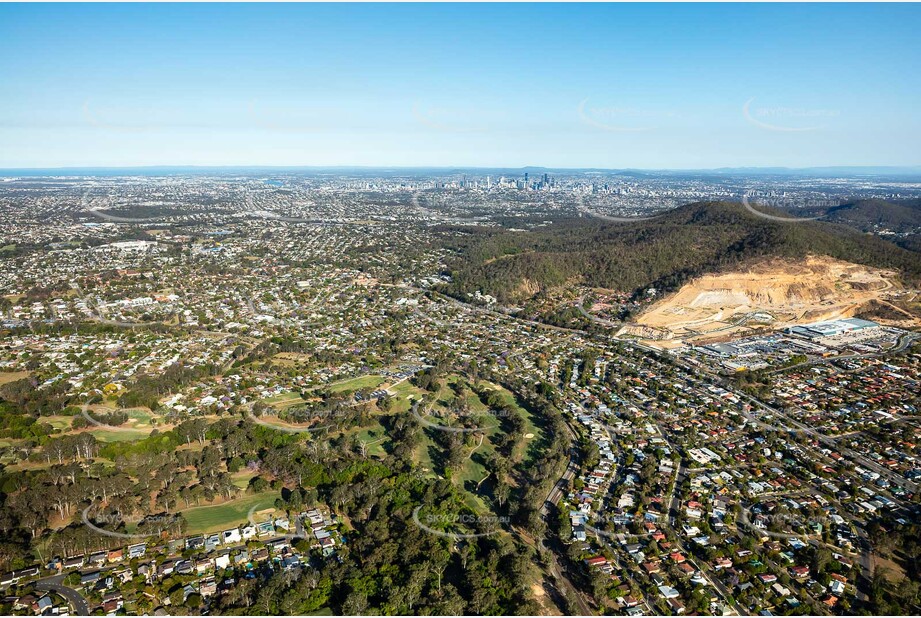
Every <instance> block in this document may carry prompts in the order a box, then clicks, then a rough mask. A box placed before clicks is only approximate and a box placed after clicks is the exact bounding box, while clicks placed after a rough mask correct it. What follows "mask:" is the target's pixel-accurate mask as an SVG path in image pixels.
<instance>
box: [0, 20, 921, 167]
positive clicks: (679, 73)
mask: <svg viewBox="0 0 921 618" xmlns="http://www.w3.org/2000/svg"><path fill="white" fill-rule="evenodd" d="M919 23H921V5H909V4H897V5H884V4H873V5H863V4H795V5H788V4H746V5H727V4H708V5H692V4H679V5H665V4H639V5H628V4H604V5H602V4H585V5H572V4H566V5H558V4H490V5H486V4H472V5H456V4H403V5H390V4H359V5H349V4H329V5H326V4H298V5H293V4H271V5H270V4H230V5H216V4H196V5H192V4H184V5H183V4H124V5H122V4H85V5H74V4H68V5H55V4H29V5H26V4H2V5H0V168H25V167H59V166H61V167H65V166H144V165H208V166H213V165H285V166H335V165H342V166H393V167H396V166H479V167H506V166H507V167H518V166H529V165H533V166H547V167H570V168H579V167H600V168H646V169H666V168H669V169H701V168H716V167H749V166H786V167H810V166H832V165H873V166H880V165H906V166H907V165H919V164H921V154H919V153H921V148H919V147H918V144H919V143H921V119H919V114H921V111H919V105H918V104H919V102H921V79H918V70H919V69H918V67H921V37H918V33H917V25H918V24H919Z"/></svg>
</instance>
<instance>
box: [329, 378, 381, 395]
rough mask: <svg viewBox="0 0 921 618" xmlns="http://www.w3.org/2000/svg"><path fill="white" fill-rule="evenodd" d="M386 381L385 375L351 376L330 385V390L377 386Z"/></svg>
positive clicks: (350, 389) (336, 391)
mask: <svg viewBox="0 0 921 618" xmlns="http://www.w3.org/2000/svg"><path fill="white" fill-rule="evenodd" d="M383 383H384V376H376V375H366V376H358V377H357V378H349V379H347V380H342V381H341V382H333V383H332V384H330V385H329V387H328V388H329V392H331V393H341V392H344V391H357V390H361V389H363V388H377V387H378V386H380V385H381V384H383Z"/></svg>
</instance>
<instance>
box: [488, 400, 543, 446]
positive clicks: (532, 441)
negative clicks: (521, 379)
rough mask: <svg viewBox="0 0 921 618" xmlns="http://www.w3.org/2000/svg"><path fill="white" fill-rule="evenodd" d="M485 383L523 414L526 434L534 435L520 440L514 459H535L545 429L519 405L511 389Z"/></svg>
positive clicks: (517, 411)
mask: <svg viewBox="0 0 921 618" xmlns="http://www.w3.org/2000/svg"><path fill="white" fill-rule="evenodd" d="M485 385H486V387H487V388H488V389H489V390H494V391H498V392H499V396H500V397H501V398H502V401H503V402H504V403H506V404H508V405H509V406H510V407H511V408H512V409H513V410H514V411H515V412H516V413H518V415H519V416H521V418H522V420H523V421H524V433H525V435H531V436H532V437H531V438H527V437H523V438H522V439H521V440H519V441H518V443H517V444H516V445H515V450H514V452H513V459H514V460H515V461H522V460H525V461H526V462H530V461H534V460H535V459H536V458H537V457H538V455H539V454H540V448H541V446H540V445H541V444H542V443H543V441H544V438H545V436H544V432H543V430H542V429H541V428H540V427H539V426H538V425H537V424H536V423H535V422H534V417H532V416H531V413H530V412H528V411H527V410H526V409H525V408H522V407H521V406H519V405H518V402H517V401H516V400H515V395H513V394H512V393H511V392H510V391H508V390H506V389H505V388H502V387H501V386H499V385H497V384H493V383H491V382H487V383H485Z"/></svg>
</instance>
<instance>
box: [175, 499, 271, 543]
mask: <svg viewBox="0 0 921 618" xmlns="http://www.w3.org/2000/svg"><path fill="white" fill-rule="evenodd" d="M277 497H279V496H278V493H277V492H274V491H266V492H263V493H259V494H250V495H244V496H241V497H239V498H237V499H235V500H231V501H230V502H225V503H224V504H216V505H213V506H196V507H193V508H190V509H186V510H184V511H182V516H183V517H185V520H186V522H187V523H188V529H187V533H188V534H202V533H205V532H219V531H221V530H227V529H230V528H233V527H234V526H239V525H241V524H243V523H245V522H246V521H247V516H248V515H249V510H250V509H251V508H253V507H256V510H257V511H263V510H266V509H274V507H275V498H277ZM254 519H255V520H256V521H262V519H263V518H262V517H254Z"/></svg>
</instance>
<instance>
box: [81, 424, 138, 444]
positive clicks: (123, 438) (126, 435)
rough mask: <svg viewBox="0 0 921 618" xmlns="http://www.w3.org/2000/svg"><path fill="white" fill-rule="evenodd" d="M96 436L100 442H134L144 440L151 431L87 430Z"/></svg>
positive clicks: (96, 428) (97, 428)
mask: <svg viewBox="0 0 921 618" xmlns="http://www.w3.org/2000/svg"><path fill="white" fill-rule="evenodd" d="M86 431H87V433H91V434H93V435H94V436H96V439H97V440H99V441H100V442H133V441H135V440H143V439H144V438H146V437H147V436H149V435H150V432H151V430H150V429H106V428H104V427H92V428H90V429H87V430H86Z"/></svg>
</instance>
